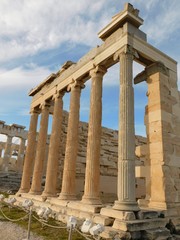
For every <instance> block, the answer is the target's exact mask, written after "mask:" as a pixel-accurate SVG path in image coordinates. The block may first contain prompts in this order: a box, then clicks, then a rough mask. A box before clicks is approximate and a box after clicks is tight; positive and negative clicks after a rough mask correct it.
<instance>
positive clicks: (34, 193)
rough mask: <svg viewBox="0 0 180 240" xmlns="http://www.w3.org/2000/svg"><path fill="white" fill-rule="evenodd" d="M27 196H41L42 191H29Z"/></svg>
mask: <svg viewBox="0 0 180 240" xmlns="http://www.w3.org/2000/svg"><path fill="white" fill-rule="evenodd" d="M29 194H31V195H41V194H42V191H34V190H30V191H29Z"/></svg>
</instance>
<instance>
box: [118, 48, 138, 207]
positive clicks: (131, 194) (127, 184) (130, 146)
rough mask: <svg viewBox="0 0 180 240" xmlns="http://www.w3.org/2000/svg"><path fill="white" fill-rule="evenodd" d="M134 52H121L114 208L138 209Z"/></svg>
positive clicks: (126, 50)
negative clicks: (136, 195)
mask: <svg viewBox="0 0 180 240" xmlns="http://www.w3.org/2000/svg"><path fill="white" fill-rule="evenodd" d="M132 79H133V53H132V52H131V51H130V50H129V49H128V48H127V49H125V50H124V52H122V53H121V54H120V112H119V139H118V201H115V205H114V208H115V209H119V210H128V211H131V210H132V211H136V210H138V206H137V203H136V199H135V130H134V89H133V85H132Z"/></svg>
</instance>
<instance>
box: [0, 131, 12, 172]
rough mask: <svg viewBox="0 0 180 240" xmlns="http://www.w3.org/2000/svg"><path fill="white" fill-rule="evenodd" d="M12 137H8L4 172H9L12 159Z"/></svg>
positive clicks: (3, 166)
mask: <svg viewBox="0 0 180 240" xmlns="http://www.w3.org/2000/svg"><path fill="white" fill-rule="evenodd" d="M12 138H13V137H12V136H10V135H8V136H7V141H6V146H5V150H4V158H3V165H2V170H3V171H5V172H8V166H9V160H10V158H11V146H12Z"/></svg>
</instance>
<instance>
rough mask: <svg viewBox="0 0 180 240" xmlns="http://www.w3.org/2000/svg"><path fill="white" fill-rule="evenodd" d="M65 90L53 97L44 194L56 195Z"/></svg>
mask: <svg viewBox="0 0 180 240" xmlns="http://www.w3.org/2000/svg"><path fill="white" fill-rule="evenodd" d="M63 95H64V92H59V93H56V94H55V96H54V97H53V100H54V112H53V123H52V132H51V138H50V145H49V154H48V163H47V171H46V183H45V189H44V192H43V196H56V189H57V177H58V160H59V157H60V154H59V152H60V147H61V131H62V120H63V100H62V97H63Z"/></svg>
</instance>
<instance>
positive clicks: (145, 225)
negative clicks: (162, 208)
mask: <svg viewBox="0 0 180 240" xmlns="http://www.w3.org/2000/svg"><path fill="white" fill-rule="evenodd" d="M165 225H166V219H163V218H156V219H146V220H134V221H123V220H119V219H115V221H114V224H113V228H115V229H119V230H121V231H130V232H134V231H142V230H148V229H155V228H163V227H165Z"/></svg>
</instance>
